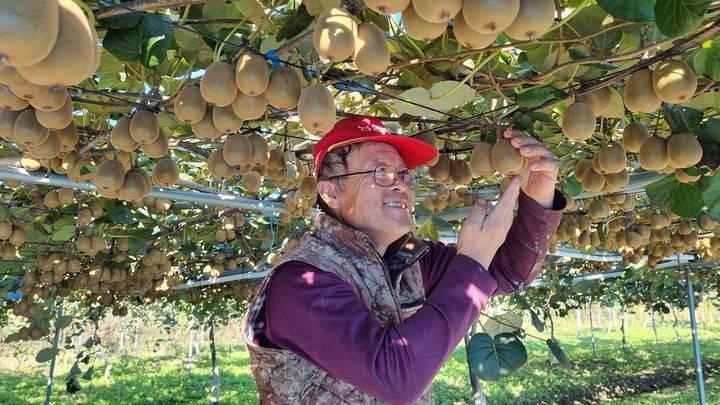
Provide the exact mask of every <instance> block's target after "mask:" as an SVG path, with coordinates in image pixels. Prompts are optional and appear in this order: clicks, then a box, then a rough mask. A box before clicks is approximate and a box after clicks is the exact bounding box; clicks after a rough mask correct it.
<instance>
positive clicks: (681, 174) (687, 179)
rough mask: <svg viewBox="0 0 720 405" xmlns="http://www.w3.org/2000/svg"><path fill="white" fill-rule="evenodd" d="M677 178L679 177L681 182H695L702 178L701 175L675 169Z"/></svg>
mask: <svg viewBox="0 0 720 405" xmlns="http://www.w3.org/2000/svg"><path fill="white" fill-rule="evenodd" d="M675 178H677V179H678V181H679V182H681V183H694V182H696V181H698V180H700V175H697V176H693V175H690V174H687V173H685V170H683V169H675Z"/></svg>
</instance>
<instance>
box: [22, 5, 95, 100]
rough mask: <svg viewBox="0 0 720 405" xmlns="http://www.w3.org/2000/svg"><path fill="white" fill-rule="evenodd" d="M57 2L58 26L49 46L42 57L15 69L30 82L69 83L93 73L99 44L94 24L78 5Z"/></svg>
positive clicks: (78, 81)
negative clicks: (49, 48) (52, 41)
mask: <svg viewBox="0 0 720 405" xmlns="http://www.w3.org/2000/svg"><path fill="white" fill-rule="evenodd" d="M47 3H48V2H44V4H45V5H46V4H47ZM57 4H58V7H59V29H58V33H57V39H56V41H55V42H54V45H53V47H52V50H51V51H50V53H49V54H48V55H47V56H46V57H45V58H44V59H43V60H42V61H40V62H38V63H34V64H32V65H28V66H24V67H18V68H17V69H18V72H20V74H21V75H22V76H23V77H25V78H26V79H27V80H29V81H31V82H33V83H37V84H41V85H45V86H55V85H65V86H71V85H75V84H78V83H80V82H81V81H83V80H85V79H86V78H87V77H88V76H90V75H91V74H92V73H93V72H92V70H93V68H94V67H95V62H96V60H95V58H96V57H97V53H98V52H99V48H98V47H97V46H96V41H95V38H96V34H94V33H93V31H94V30H95V28H94V27H91V26H90V23H89V22H88V19H87V17H85V14H84V13H83V11H82V9H81V8H80V7H79V6H78V5H77V4H75V2H74V1H73V0H57Z"/></svg>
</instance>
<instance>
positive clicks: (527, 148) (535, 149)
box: [519, 145, 553, 158]
mask: <svg viewBox="0 0 720 405" xmlns="http://www.w3.org/2000/svg"><path fill="white" fill-rule="evenodd" d="M519 151H520V154H521V155H522V156H525V157H526V158H551V157H553V154H552V152H550V150H548V148H547V147H546V146H545V145H523V146H521V147H520V149H519Z"/></svg>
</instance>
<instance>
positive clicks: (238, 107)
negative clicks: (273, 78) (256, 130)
mask: <svg viewBox="0 0 720 405" xmlns="http://www.w3.org/2000/svg"><path fill="white" fill-rule="evenodd" d="M266 108H267V98H266V96H265V93H263V94H260V95H257V96H248V95H245V93H243V92H241V91H239V92H238V94H237V96H235V100H233V102H232V109H233V111H235V115H237V116H238V117H240V118H242V119H244V120H255V119H258V118H260V117H262V116H263V115H264V114H265V109H266Z"/></svg>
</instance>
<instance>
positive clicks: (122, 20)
mask: <svg viewBox="0 0 720 405" xmlns="http://www.w3.org/2000/svg"><path fill="white" fill-rule="evenodd" d="M142 18H143V16H142V14H136V13H126V14H120V15H116V16H112V17H107V18H101V19H99V20H97V22H98V23H99V24H100V25H102V26H103V27H107V28H111V29H115V30H124V29H130V28H134V27H135V26H137V25H138V24H139V23H140V21H141V20H142Z"/></svg>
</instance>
